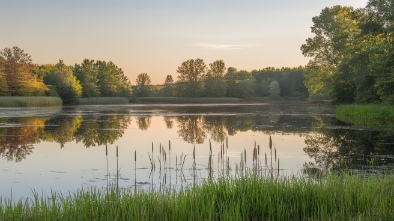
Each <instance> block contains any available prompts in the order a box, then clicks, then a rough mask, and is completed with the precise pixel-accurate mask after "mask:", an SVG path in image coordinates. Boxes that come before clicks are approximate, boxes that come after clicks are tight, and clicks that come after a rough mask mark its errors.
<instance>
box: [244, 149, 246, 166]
mask: <svg viewBox="0 0 394 221" xmlns="http://www.w3.org/2000/svg"><path fill="white" fill-rule="evenodd" d="M244 158H245V163H246V149H245V148H244Z"/></svg>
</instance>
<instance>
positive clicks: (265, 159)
mask: <svg viewBox="0 0 394 221" xmlns="http://www.w3.org/2000/svg"><path fill="white" fill-rule="evenodd" d="M264 154H265V158H264V162H265V165H266V166H267V153H264Z"/></svg>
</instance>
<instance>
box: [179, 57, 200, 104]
mask: <svg viewBox="0 0 394 221" xmlns="http://www.w3.org/2000/svg"><path fill="white" fill-rule="evenodd" d="M205 68H206V65H205V63H204V61H203V60H202V59H200V58H197V59H190V60H187V61H184V62H182V64H181V66H179V67H178V69H177V73H179V74H180V75H179V76H178V80H179V83H181V85H182V87H181V90H182V91H181V94H182V95H183V96H191V97H197V96H198V95H200V94H201V91H202V84H201V80H202V78H203V75H204V74H205Z"/></svg>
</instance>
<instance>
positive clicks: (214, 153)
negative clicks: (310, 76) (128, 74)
mask: <svg viewBox="0 0 394 221" xmlns="http://www.w3.org/2000/svg"><path fill="white" fill-rule="evenodd" d="M333 113H334V111H333V108H332V107H330V106H314V105H309V104H306V103H295V102H291V103H270V104H269V103H259V104H242V105H240V104H237V105H234V104H220V105H111V106H96V105H91V106H65V107H46V108H2V109H0V157H1V158H0V183H1V185H0V196H1V197H2V198H3V199H4V198H10V197H11V196H12V198H13V199H20V198H25V197H31V196H32V195H33V190H34V191H35V192H37V193H38V194H48V193H50V192H51V191H57V192H59V191H61V192H62V193H65V194H67V193H68V192H69V191H71V192H72V191H74V190H76V189H81V188H90V187H92V186H94V187H99V188H101V187H106V186H108V185H117V186H119V187H120V188H143V189H150V188H154V189H158V190H159V189H165V188H166V189H168V188H172V187H174V188H179V187H182V186H185V185H190V184H191V183H199V182H201V181H203V180H205V179H207V178H208V177H212V178H215V177H220V176H221V175H222V174H223V173H224V172H225V173H227V174H229V175H232V176H236V175H240V173H241V172H242V173H245V172H248V171H249V172H251V171H253V168H256V165H258V168H259V171H260V173H261V174H265V175H266V174H271V175H272V173H275V174H278V173H279V174H280V175H281V176H282V175H283V176H284V175H301V174H307V175H311V174H314V173H316V171H323V170H332V169H338V168H340V167H343V166H346V167H347V168H354V169H357V170H365V171H367V170H369V171H373V170H376V168H385V167H388V165H389V164H391V163H392V160H393V157H392V156H393V154H394V130H393V129H392V128H387V127H381V128H375V127H359V126H353V125H349V124H345V123H342V122H340V121H338V120H336V118H335V115H334V114H333ZM270 137H271V139H272V144H273V145H272V148H271V149H270V148H269V139H270ZM152 147H153V148H152ZM170 147H171V149H170ZM254 148H256V156H254V154H253V152H254ZM152 150H153V151H152ZM257 150H258V154H257ZM245 153H246V154H245ZM241 157H242V158H241ZM256 158H257V159H256ZM241 159H242V161H243V162H241ZM241 167H243V168H244V170H240V168H241ZM240 171H241V172H240Z"/></svg>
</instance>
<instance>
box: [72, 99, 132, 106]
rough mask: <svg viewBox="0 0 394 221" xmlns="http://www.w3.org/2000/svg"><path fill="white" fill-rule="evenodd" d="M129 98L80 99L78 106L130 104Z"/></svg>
mask: <svg viewBox="0 0 394 221" xmlns="http://www.w3.org/2000/svg"><path fill="white" fill-rule="evenodd" d="M128 103H129V98H127V97H88V98H79V99H78V104H82V105H87V104H128Z"/></svg>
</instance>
